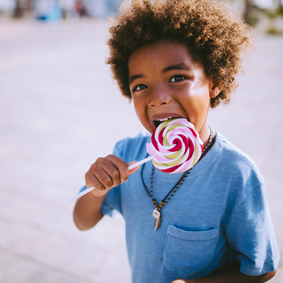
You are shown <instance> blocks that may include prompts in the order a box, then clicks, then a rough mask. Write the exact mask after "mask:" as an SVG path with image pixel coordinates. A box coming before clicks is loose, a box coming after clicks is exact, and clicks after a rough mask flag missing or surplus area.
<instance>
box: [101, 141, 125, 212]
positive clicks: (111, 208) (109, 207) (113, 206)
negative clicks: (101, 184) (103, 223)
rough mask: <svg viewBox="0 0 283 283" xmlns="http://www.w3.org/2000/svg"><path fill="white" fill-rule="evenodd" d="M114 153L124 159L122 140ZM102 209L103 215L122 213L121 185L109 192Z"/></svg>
mask: <svg viewBox="0 0 283 283" xmlns="http://www.w3.org/2000/svg"><path fill="white" fill-rule="evenodd" d="M113 154H114V155H116V156H118V157H120V158H122V159H123V141H120V142H118V143H117V144H116V146H115V148H114V151H113ZM101 210H102V213H103V215H109V216H114V215H115V211H118V212H120V213H121V214H122V210H121V192H120V186H117V187H115V188H113V189H112V190H110V191H109V192H108V194H107V195H106V197H105V199H104V202H103V204H102V207H101Z"/></svg>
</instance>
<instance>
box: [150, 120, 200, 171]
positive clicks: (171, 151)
mask: <svg viewBox="0 0 283 283" xmlns="http://www.w3.org/2000/svg"><path fill="white" fill-rule="evenodd" d="M146 147H147V152H148V153H149V154H150V155H152V157H153V160H152V163H153V165H154V166H155V167H156V168H157V169H159V170H160V171H162V172H166V173H180V172H184V171H187V170H189V169H190V168H192V167H193V166H194V165H195V164H196V163H197V162H198V160H199V158H200V157H201V154H202V150H203V142H202V140H201V139H200V137H199V134H198V132H197V131H196V130H195V127H194V125H193V124H192V123H190V122H188V121H187V120H186V119H183V118H175V119H174V118H173V119H170V120H167V121H165V122H163V123H161V124H160V125H159V126H158V127H157V128H156V129H155V131H154V132H153V134H152V137H151V143H148V144H147V145H146Z"/></svg>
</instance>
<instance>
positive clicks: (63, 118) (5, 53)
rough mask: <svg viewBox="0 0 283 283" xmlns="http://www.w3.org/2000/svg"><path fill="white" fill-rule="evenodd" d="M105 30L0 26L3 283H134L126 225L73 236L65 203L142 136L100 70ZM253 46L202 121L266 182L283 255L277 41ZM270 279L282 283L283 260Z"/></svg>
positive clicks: (282, 44) (116, 222) (92, 25)
mask: <svg viewBox="0 0 283 283" xmlns="http://www.w3.org/2000/svg"><path fill="white" fill-rule="evenodd" d="M107 25H108V24H107V22H101V21H100V22H99V21H81V22H67V23H61V24H48V25H45V24H42V23H35V22H24V23H22V22H14V23H9V22H1V23H0V61H1V63H0V91H1V95H0V137H1V138H0V142H1V146H0V159H1V164H0V231H1V232H0V267H1V270H2V281H3V283H47V282H48V283H49V282H52V283H83V282H86V283H87V282H93V283H94V282H95V283H110V282H118V283H119V282H123V283H127V282H130V279H129V278H130V272H129V267H128V262H127V257H126V248H125V240H124V236H125V235H124V223H123V220H122V218H121V217H119V216H117V217H116V218H114V219H110V218H105V220H104V221H103V222H102V223H100V224H99V225H98V227H97V228H96V229H93V230H91V231H87V232H79V231H78V230H76V229H75V227H74V224H73V222H72V205H68V204H67V203H66V200H67V199H69V198H70V197H71V196H73V195H74V194H76V192H77V191H78V189H79V188H80V187H81V185H82V184H83V183H84V172H85V171H86V170H87V169H88V167H89V165H90V164H91V163H92V162H93V161H94V160H95V158H96V157H98V156H100V155H102V156H103V155H106V154H108V153H109V152H111V150H112V148H113V145H114V143H115V141H117V140H118V139H120V138H122V137H124V136H125V135H129V134H131V133H133V132H137V131H139V130H140V129H142V128H141V126H140V125H139V122H138V121H137V119H136V118H135V115H134V112H133V109H132V105H131V104H129V103H128V102H127V100H126V99H124V98H123V97H121V96H120V95H119V93H118V90H117V88H116V86H115V84H114V83H113V81H112V79H111V77H110V73H109V70H108V68H107V66H105V64H104V61H105V59H106V56H107V48H106V45H105V40H106V36H107ZM257 39H258V48H257V51H256V53H255V54H253V55H252V56H250V58H249V60H248V61H247V63H248V64H247V65H248V67H247V74H246V75H245V76H244V77H241V78H240V83H241V87H240V88H239V89H238V91H237V93H236V94H235V95H234V99H233V100H232V103H231V105H230V106H227V107H219V108H217V109H216V110H213V111H212V112H211V114H210V121H211V122H210V124H211V126H212V127H213V129H216V130H218V131H220V132H222V134H224V135H225V136H227V137H228V138H229V139H230V140H231V141H232V142H233V143H235V144H236V145H237V146H239V147H240V148H242V149H243V150H244V151H245V152H247V153H249V154H250V155H251V156H252V157H253V158H254V160H255V161H256V163H257V164H258V166H259V168H260V170H261V172H262V173H263V175H264V176H265V179H266V182H267V196H268V199H269V203H270V209H271V213H272V216H273V220H274V226H275V230H276V234H277V238H278V244H279V247H280V250H281V254H283V253H282V252H283V228H282V223H283V206H282V203H283V190H282V186H281V185H280V183H281V182H280V181H281V179H282V178H281V177H282V171H281V170H282V168H283V148H282V146H281V145H282V143H283V131H282V124H281V123H282V122H283V112H282V106H283V95H282V94H283V91H282V87H281V86H282V79H283V67H282V66H283V56H282V50H283V38H282V37H267V36H262V35H259V36H258V37H257ZM270 282H272V283H282V282H283V261H282V260H281V262H280V266H279V271H278V275H277V276H276V277H275V278H274V279H273V280H272V281H270Z"/></svg>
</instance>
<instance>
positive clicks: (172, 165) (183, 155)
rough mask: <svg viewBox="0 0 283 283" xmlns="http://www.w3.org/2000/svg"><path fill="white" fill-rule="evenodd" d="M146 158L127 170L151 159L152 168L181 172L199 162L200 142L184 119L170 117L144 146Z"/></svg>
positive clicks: (82, 191)
mask: <svg viewBox="0 0 283 283" xmlns="http://www.w3.org/2000/svg"><path fill="white" fill-rule="evenodd" d="M146 147H147V152H148V153H149V154H150V156H149V157H147V158H145V159H143V160H141V161H139V162H136V163H134V164H132V165H130V166H129V170H131V169H133V168H135V167H137V166H139V165H141V164H143V163H145V162H147V161H149V160H152V159H153V161H152V163H153V165H154V166H155V167H156V168H157V169H159V170H161V171H162V172H166V173H180V172H184V171H186V170H189V169H190V168H192V167H193V166H194V165H195V164H196V163H197V162H198V160H199V158H200V156H201V154H202V150H203V142H202V140H201V139H200V137H199V134H198V133H197V132H196V130H195V128H194V125H193V124H192V123H190V122H188V121H187V120H186V119H183V118H173V119H170V120H167V121H165V122H163V123H161V124H160V125H159V126H158V127H157V128H156V129H155V131H154V132H153V134H152V137H151V143H148V144H147V145H146ZM92 190H94V188H93V187H91V188H87V187H86V186H84V187H83V188H82V189H81V192H80V193H78V194H77V195H76V196H74V197H72V198H71V199H69V200H68V202H69V203H70V202H72V201H74V200H76V199H78V198H80V197H81V196H83V195H85V194H87V193H88V192H90V191H92Z"/></svg>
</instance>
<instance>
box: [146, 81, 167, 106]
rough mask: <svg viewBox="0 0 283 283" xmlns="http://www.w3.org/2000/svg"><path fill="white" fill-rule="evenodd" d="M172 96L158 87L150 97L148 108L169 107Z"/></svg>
mask: <svg viewBox="0 0 283 283" xmlns="http://www.w3.org/2000/svg"><path fill="white" fill-rule="evenodd" d="M171 99H172V98H171V96H170V94H169V93H168V90H166V89H165V88H163V87H161V86H158V87H155V88H154V89H152V91H151V92H150V95H149V100H148V106H150V107H160V106H164V105H167V104H169V103H170V102H171Z"/></svg>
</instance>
